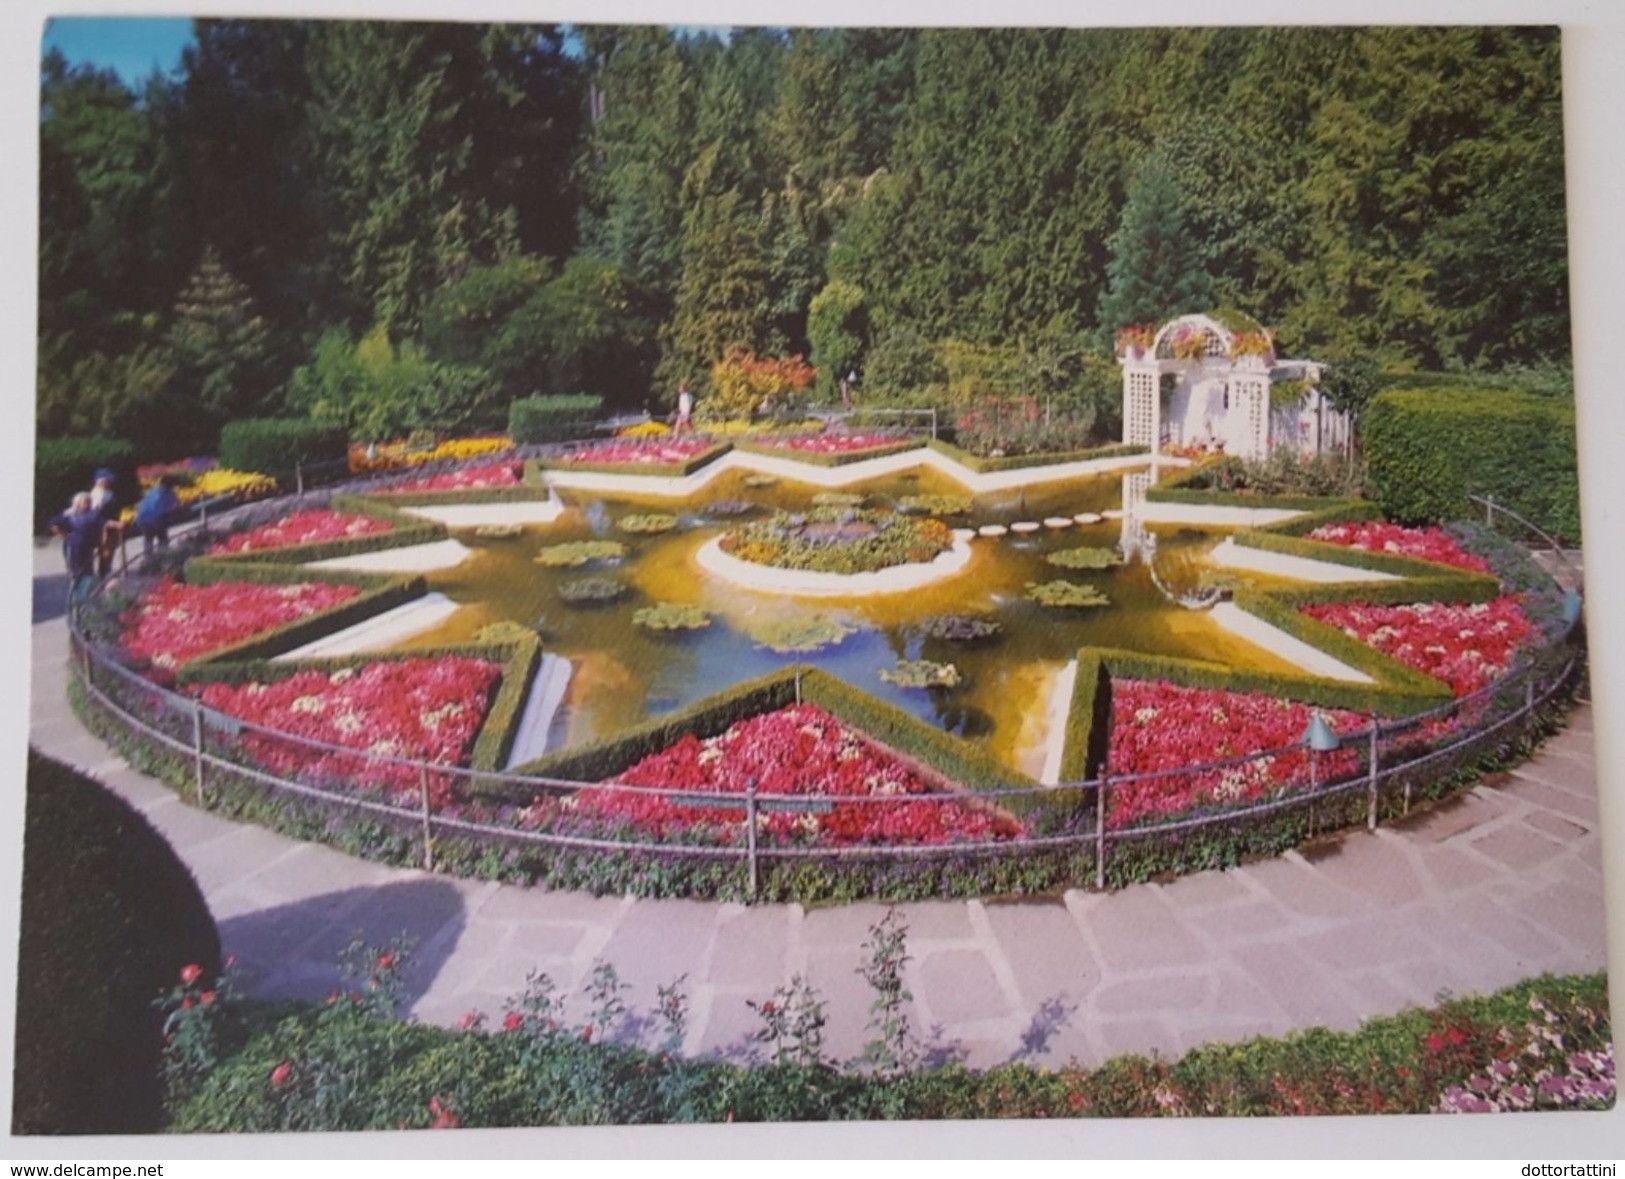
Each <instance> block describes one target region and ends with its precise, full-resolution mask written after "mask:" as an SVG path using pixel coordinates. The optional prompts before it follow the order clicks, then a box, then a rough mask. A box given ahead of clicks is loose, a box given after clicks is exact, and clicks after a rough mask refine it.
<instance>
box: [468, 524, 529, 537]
mask: <svg viewBox="0 0 1625 1179" xmlns="http://www.w3.org/2000/svg"><path fill="white" fill-rule="evenodd" d="M524 530H525V529H524V527H523V526H522V525H519V524H481V525H480V526H479V527H478V528H476V529H474V535H475V536H477V537H479V539H481V540H512V539H514V537H516V536H518V535H519V534H520V533H522V532H524Z"/></svg>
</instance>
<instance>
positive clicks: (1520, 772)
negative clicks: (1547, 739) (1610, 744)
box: [1512, 754, 1597, 795]
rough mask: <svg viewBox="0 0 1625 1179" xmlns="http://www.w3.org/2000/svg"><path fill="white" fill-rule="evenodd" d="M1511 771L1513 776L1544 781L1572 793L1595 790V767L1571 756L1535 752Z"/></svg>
mask: <svg viewBox="0 0 1625 1179" xmlns="http://www.w3.org/2000/svg"><path fill="white" fill-rule="evenodd" d="M1512 773H1513V775H1514V776H1515V777H1518V778H1524V779H1528V780H1529V781H1534V782H1544V783H1546V784H1547V785H1548V786H1555V787H1557V788H1558V789H1559V790H1567V791H1569V792H1571V793H1574V794H1581V795H1595V794H1596V791H1597V771H1596V767H1595V766H1592V765H1587V764H1586V763H1584V762H1581V761H1577V760H1575V759H1572V758H1566V757H1549V756H1548V757H1542V756H1540V755H1539V754H1537V755H1536V756H1535V757H1533V758H1531V759H1530V760H1529V761H1526V762H1524V763H1523V765H1521V766H1519V767H1517V768H1516V769H1515V770H1513V771H1512Z"/></svg>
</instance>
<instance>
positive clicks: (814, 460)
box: [733, 438, 926, 467]
mask: <svg viewBox="0 0 1625 1179" xmlns="http://www.w3.org/2000/svg"><path fill="white" fill-rule="evenodd" d="M924 445H926V442H925V440H924V439H923V438H902V439H899V440H898V441H896V442H888V443H885V444H883V445H880V446H869V447H865V448H864V449H863V450H845V451H815V450H795V449H793V448H790V447H783V446H766V445H764V444H762V443H760V442H745V441H736V442H735V443H734V444H733V448H734V449H735V450H737V451H739V452H740V453H742V454H759V455H762V456H763V457H765V458H782V459H790V460H791V461H792V462H798V463H806V464H808V465H809V466H814V467H844V466H848V465H850V464H852V463H861V462H864V461H865V460H867V459H876V458H885V457H886V456H887V455H892V454H902V453H903V452H904V451H906V450H918V449H920V448H921V447H923V446H924Z"/></svg>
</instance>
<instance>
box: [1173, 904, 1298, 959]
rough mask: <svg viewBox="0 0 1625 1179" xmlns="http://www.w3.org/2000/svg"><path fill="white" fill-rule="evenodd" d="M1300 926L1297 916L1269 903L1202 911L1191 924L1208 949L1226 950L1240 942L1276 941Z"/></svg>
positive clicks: (1194, 917)
mask: <svg viewBox="0 0 1625 1179" xmlns="http://www.w3.org/2000/svg"><path fill="white" fill-rule="evenodd" d="M1300 923H1301V918H1300V917H1299V916H1298V914H1295V913H1290V912H1287V911H1285V910H1283V909H1282V907H1281V906H1280V905H1278V904H1274V903H1271V902H1269V901H1247V902H1243V903H1242V904H1239V905H1225V906H1223V907H1221V908H1216V909H1202V910H1200V911H1198V912H1197V913H1196V914H1194V915H1192V917H1191V918H1190V921H1189V924H1190V926H1191V928H1193V929H1195V930H1196V931H1197V932H1198V933H1200V934H1201V936H1202V937H1204V938H1206V939H1207V942H1208V944H1209V945H1211V946H1214V947H1215V948H1218V949H1221V950H1222V949H1225V948H1228V947H1229V946H1232V945H1235V944H1236V943H1237V942H1244V941H1252V940H1257V939H1263V940H1273V939H1275V938H1278V937H1280V935H1281V934H1282V933H1283V932H1285V931H1287V930H1289V929H1293V928H1295V927H1298V926H1299V925H1300Z"/></svg>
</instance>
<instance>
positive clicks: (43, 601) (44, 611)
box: [34, 571, 68, 625]
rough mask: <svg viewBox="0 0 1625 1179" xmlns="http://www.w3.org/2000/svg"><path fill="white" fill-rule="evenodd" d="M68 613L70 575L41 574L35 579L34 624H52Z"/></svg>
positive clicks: (63, 573)
mask: <svg viewBox="0 0 1625 1179" xmlns="http://www.w3.org/2000/svg"><path fill="white" fill-rule="evenodd" d="M67 612H68V575H67V573H66V571H64V572H62V573H52V574H41V575H36V576H35V578H34V622H35V624H36V625H38V624H39V623H41V622H50V621H52V620H54V619H57V618H61V617H62V616H63V615H64V614H66V613H67Z"/></svg>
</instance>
